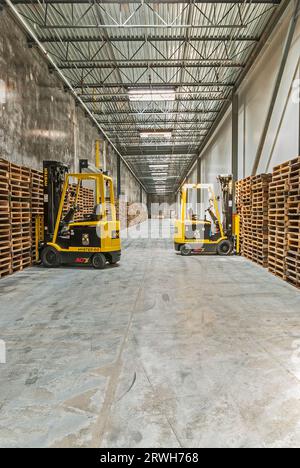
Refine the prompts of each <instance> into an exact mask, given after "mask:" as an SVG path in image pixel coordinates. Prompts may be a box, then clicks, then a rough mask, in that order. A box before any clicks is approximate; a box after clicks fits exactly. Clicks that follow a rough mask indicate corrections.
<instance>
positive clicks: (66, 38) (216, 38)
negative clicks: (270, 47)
mask: <svg viewBox="0 0 300 468" xmlns="http://www.w3.org/2000/svg"><path fill="white" fill-rule="evenodd" d="M39 40H40V42H41V43H44V44H45V43H49V44H52V43H54V44H55V43H62V42H65V43H69V44H72V43H82V42H85V43H89V42H92V43H93V42H96V43H97V44H99V43H101V44H102V43H108V42H112V43H114V42H115V43H119V42H121V43H124V42H145V41H147V42H164V43H165V42H258V41H259V38H258V37H257V36H246V35H245V36H243V35H238V36H234V37H231V36H230V35H228V36H226V35H211V36H208V35H201V36H190V37H189V39H188V41H187V39H186V36H176V35H174V36H163V35H161V36H154V35H148V34H147V35H144V36H136V37H130V36H119V37H111V36H110V37H109V39H103V38H102V37H100V38H99V37H95V36H85V37H82V36H76V37H69V36H60V37H57V36H49V37H40V38H39ZM28 43H29V44H30V45H32V44H33V42H32V41H30V40H29V41H28Z"/></svg>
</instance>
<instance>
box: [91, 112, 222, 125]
mask: <svg viewBox="0 0 300 468" xmlns="http://www.w3.org/2000/svg"><path fill="white" fill-rule="evenodd" d="M93 113H94V114H95V115H103V116H104V117H105V116H108V115H113V116H120V115H133V116H136V115H137V113H138V111H136V112H134V111H115V112H100V111H95V112H93ZM218 113H219V111H218V110H189V109H188V110H185V109H183V110H181V111H169V110H167V111H143V112H141V113H140V115H144V116H147V115H182V114H218ZM110 123H112V122H110Z"/></svg>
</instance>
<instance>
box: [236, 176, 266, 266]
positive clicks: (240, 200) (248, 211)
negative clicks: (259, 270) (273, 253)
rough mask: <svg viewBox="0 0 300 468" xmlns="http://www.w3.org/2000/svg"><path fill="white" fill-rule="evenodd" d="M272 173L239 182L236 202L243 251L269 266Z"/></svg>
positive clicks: (247, 256) (246, 255) (259, 262)
mask: <svg viewBox="0 0 300 468" xmlns="http://www.w3.org/2000/svg"><path fill="white" fill-rule="evenodd" d="M270 181H271V175H270V174H262V175H259V176H255V177H253V176H252V177H248V178H247V179H244V180H241V181H239V182H238V184H237V194H236V196H237V198H236V204H237V209H238V213H239V214H240V217H241V252H242V255H244V256H245V257H246V258H248V259H249V260H251V261H253V262H255V263H257V264H259V265H261V266H263V267H267V263H268V227H269V226H268V212H269V211H268V201H269V184H270Z"/></svg>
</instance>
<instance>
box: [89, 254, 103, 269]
mask: <svg viewBox="0 0 300 468" xmlns="http://www.w3.org/2000/svg"><path fill="white" fill-rule="evenodd" d="M92 265H93V267H94V268H96V270H103V269H104V268H105V266H106V257H105V255H103V254H102V253H98V254H96V255H94V256H93V258H92Z"/></svg>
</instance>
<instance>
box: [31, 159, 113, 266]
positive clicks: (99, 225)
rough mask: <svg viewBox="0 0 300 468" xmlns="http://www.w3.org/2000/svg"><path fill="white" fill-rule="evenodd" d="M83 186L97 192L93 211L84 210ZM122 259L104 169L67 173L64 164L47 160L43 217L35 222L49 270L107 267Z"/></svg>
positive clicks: (38, 243)
mask: <svg viewBox="0 0 300 468" xmlns="http://www.w3.org/2000/svg"><path fill="white" fill-rule="evenodd" d="M83 187H86V188H87V189H89V193H92V194H93V197H94V210H92V212H90V213H86V210H83V212H84V213H83V214H82V213H81V211H80V208H79V200H80V196H81V191H82V189H83ZM83 208H84V207H83ZM120 258H121V241H120V222H119V221H117V218H116V206H115V198H114V187H113V181H112V179H111V178H110V177H108V176H107V175H105V174H103V173H102V172H100V171H99V172H97V173H81V174H69V173H68V167H67V166H66V165H64V164H62V163H59V162H56V161H44V216H43V217H40V218H38V219H37V222H36V259H37V260H41V262H42V264H43V265H44V266H45V267H47V268H55V267H58V266H60V265H61V264H74V265H83V264H85V265H92V266H93V267H94V268H97V269H103V268H105V266H106V265H107V263H110V264H116V263H117V262H118V261H119V260H120Z"/></svg>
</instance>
